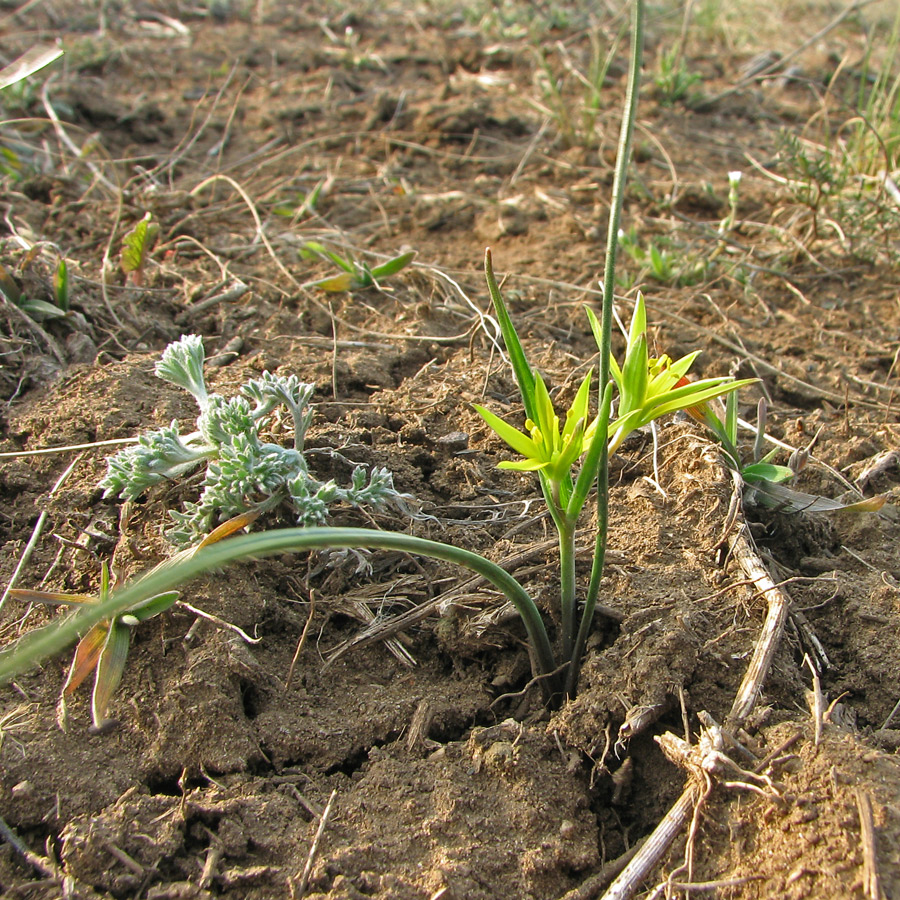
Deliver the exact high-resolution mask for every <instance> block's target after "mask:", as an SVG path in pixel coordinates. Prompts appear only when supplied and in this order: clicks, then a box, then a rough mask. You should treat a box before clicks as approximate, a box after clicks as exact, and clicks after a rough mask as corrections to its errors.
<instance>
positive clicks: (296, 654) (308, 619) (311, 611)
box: [284, 590, 316, 691]
mask: <svg viewBox="0 0 900 900" xmlns="http://www.w3.org/2000/svg"><path fill="white" fill-rule="evenodd" d="M315 611H316V593H315V591H312V590H311V591H310V592H309V615H307V617H306V624H305V625H304V626H303V631H301V632H300V640H299V641H297V649H296V650H294V658H293V659H292V660H291V667H290V668H289V669H288V676H287V681H286V682H285V684H284V689H285V690H286V691H287V690H289V689H290V687H291V680H292V679H293V677H294V668H295V667H296V665H297V660H298V659H300V654H301V653H302V652H303V647H304V646H305V644H306V636H307V635H308V634H309V627H310V625H312V620H313V614H314V613H315Z"/></svg>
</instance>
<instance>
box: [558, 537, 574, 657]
mask: <svg viewBox="0 0 900 900" xmlns="http://www.w3.org/2000/svg"><path fill="white" fill-rule="evenodd" d="M559 582H560V592H559V601H560V621H561V626H562V658H563V660H564V661H565V662H569V660H571V659H572V650H573V648H574V646H575V606H576V602H575V593H576V592H575V523H574V522H569V521H564V522H562V523H561V527H559Z"/></svg>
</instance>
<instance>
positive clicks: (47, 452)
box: [0, 438, 138, 459]
mask: <svg viewBox="0 0 900 900" xmlns="http://www.w3.org/2000/svg"><path fill="white" fill-rule="evenodd" d="M137 442H138V438H113V439H112V440H109V441H93V442H92V443H90V444H67V445H66V446H65V447H44V448H42V449H40V450H10V451H8V452H6V453H0V459H20V458H24V457H28V456H51V455H52V454H54V453H71V452H72V451H73V450H94V449H95V448H97V447H118V446H120V445H121V444H136V443H137Z"/></svg>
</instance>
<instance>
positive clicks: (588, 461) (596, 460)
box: [566, 382, 613, 521]
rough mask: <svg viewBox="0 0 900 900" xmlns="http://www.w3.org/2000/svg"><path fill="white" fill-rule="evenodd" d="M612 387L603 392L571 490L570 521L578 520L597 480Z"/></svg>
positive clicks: (606, 434) (606, 437) (607, 431)
mask: <svg viewBox="0 0 900 900" xmlns="http://www.w3.org/2000/svg"><path fill="white" fill-rule="evenodd" d="M612 395H613V386H612V382H610V383H609V384H608V385H607V386H606V390H605V391H604V392H603V399H602V400H601V402H600V411H599V413H598V414H597V419H596V422H597V425H596V428H595V429H594V436H593V438H592V439H591V442H590V444H589V445H588V449H587V453H586V454H585V456H584V463H583V464H582V466H581V471H580V472H579V473H578V478H577V479H576V481H575V487H574V488H573V490H572V496H571V497H570V498H569V503H568V505H567V507H566V516H567V517H568V519H569V520H570V521H574V520H575V519H577V518H578V515H579V514H580V512H581V510H582V507H583V506H584V504H585V502H586V501H587V497H588V494H589V493H590V490H591V486H592V485H593V484H594V482H595V481H596V480H597V473H598V472H599V469H600V464H601V460H602V454H603V448H604V446H605V445H606V442H607V440H608V439H609V415H610V407H611V406H612Z"/></svg>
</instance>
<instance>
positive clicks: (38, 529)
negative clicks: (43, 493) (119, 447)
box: [0, 453, 84, 612]
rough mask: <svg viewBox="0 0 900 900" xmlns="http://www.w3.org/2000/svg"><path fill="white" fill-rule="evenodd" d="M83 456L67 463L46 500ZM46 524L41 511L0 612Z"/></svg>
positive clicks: (44, 511) (80, 455)
mask: <svg viewBox="0 0 900 900" xmlns="http://www.w3.org/2000/svg"><path fill="white" fill-rule="evenodd" d="M82 456H84V454H83V453H81V454H79V455H78V456H76V457H75V459H73V460H72V462H71V463H69V466H68V468H67V469H66V470H65V472H63V473H62V475H60V476H59V478H58V479H57V480H56V484H54V485H53V487H52V488H51V489H50V493H49V494H47V500H48V501H49V500H50V499H51V498H52V497H53V495H54V494H55V493H56V492H57V491H58V490H59V489H60V488H61V487H62V486H63V485H64V484H65V483H66V481H67V480H68V478H69V476H70V475H71V474H72V472H73V470H74V469H75V466H77V465H78V463H79V462H81V458H82ZM46 523H47V510H46V509H42V510H41V514H40V515H39V516H38V520H37V522H36V523H35V525H34V529H33V530H32V532H31V537H30V538H28V543H27V544H26V545H25V549H24V550H23V551H22V556H21V557H20V558H19V562H18V563H17V565H16V568H15V571H14V572H13V573H12V576H11V577H10V579H9V584H7V585H6V590H5V591H4V592H3V596H2V597H0V612H2V611H3V607H4V606H5V605H6V601H7V600H8V599H9V593H10V591H11V590H12V589H13V588H14V587H15V586H16V584H17V582H18V581H19V576H20V575H21V574H22V571H23V570H24V568H25V566H27V565H28V560H30V559H31V554H32V553H33V552H34V548H35V547H36V546H37V542H38V541H39V540H40V537H41V533H42V532H43V530H44V525H46Z"/></svg>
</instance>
